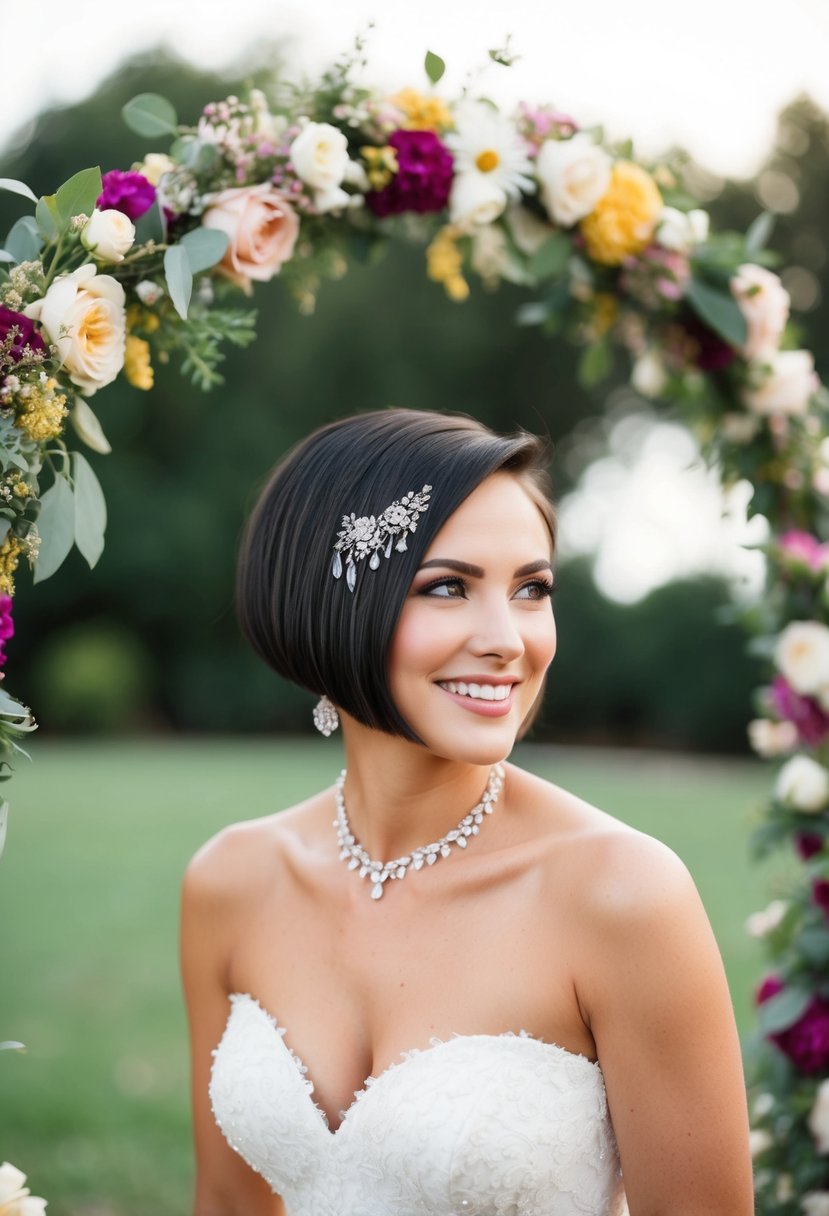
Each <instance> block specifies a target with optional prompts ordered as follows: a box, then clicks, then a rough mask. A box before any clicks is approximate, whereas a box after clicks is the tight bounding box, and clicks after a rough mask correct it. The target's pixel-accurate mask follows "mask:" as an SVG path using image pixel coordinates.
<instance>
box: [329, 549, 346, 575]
mask: <svg viewBox="0 0 829 1216" xmlns="http://www.w3.org/2000/svg"><path fill="white" fill-rule="evenodd" d="M331 573H332V574H333V575H334V578H342V575H343V559H342V558H341V557H340V551H339V549H337V551H336V552H335V554H334V560H333V562H332V563H331Z"/></svg>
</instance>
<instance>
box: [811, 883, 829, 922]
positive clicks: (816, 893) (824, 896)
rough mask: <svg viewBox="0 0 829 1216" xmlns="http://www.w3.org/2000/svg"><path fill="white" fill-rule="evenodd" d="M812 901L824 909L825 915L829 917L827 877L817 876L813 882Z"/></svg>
mask: <svg viewBox="0 0 829 1216" xmlns="http://www.w3.org/2000/svg"><path fill="white" fill-rule="evenodd" d="M812 902H813V903H816V904H817V906H818V907H819V908H820V909H821V910H822V912H823V914H824V916H825V917H826V918H827V919H829V881H827V879H825V878H816V879H815V881H814V882H813V883H812Z"/></svg>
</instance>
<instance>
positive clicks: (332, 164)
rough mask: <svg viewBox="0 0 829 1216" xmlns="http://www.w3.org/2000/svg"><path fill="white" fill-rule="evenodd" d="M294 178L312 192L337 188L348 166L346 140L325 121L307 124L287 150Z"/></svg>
mask: <svg viewBox="0 0 829 1216" xmlns="http://www.w3.org/2000/svg"><path fill="white" fill-rule="evenodd" d="M289 154H290V158H291V164H292V165H293V167H294V171H295V172H296V174H297V176H298V177H301V178H302V180H303V181H304V182H305V183H306V184H307V185H309V186H313V188H314V189H315V190H330V189H331V187H332V186H339V185H340V184H341V182H342V180H343V178H344V177H345V171H346V168H347V166H348V140H347V139H346V137H345V136H344V135H343V133H342V131H339V130H337V128H336V127H332V126H331V124H330V123H327V122H309V123H306V125H305V126H304V127H303V129H302V130H301V131H300V133H299V135H297V137H296V139H295V140H294V142H293V143H292V144H291V148H290V153H289Z"/></svg>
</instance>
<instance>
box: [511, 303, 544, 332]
mask: <svg viewBox="0 0 829 1216" xmlns="http://www.w3.org/2000/svg"><path fill="white" fill-rule="evenodd" d="M549 315H550V310H549V308H548V307H547V305H546V304H545V303H544V301H543V300H533V301H531V303H529V304H522V305H521V306H520V308H519V309H518V311H517V313H516V314H515V324H516V325H524V326H529V325H543V324H544V322H545V321H546V320H547V318H548V317H549Z"/></svg>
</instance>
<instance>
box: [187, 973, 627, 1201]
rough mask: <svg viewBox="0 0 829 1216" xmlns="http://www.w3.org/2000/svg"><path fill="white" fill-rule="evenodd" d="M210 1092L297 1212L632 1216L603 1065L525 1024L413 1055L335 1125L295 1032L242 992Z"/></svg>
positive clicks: (232, 1136) (250, 1155)
mask: <svg viewBox="0 0 829 1216" xmlns="http://www.w3.org/2000/svg"><path fill="white" fill-rule="evenodd" d="M230 1002H231V1008H230V1016H229V1017H228V1021H227V1026H226V1028H225V1032H224V1034H223V1036H222V1039H221V1042H220V1043H219V1045H218V1047H216V1048H215V1049H214V1051H213V1067H212V1073H211V1080H210V1100H211V1103H212V1107H213V1114H214V1116H215V1119H216V1122H217V1123H218V1125H219V1127H220V1128H221V1129H222V1131H223V1132H224V1135H225V1137H226V1138H227V1140H228V1142H229V1143H230V1144H231V1145H232V1147H233V1148H234V1149H235V1150H236V1151H237V1152H238V1153H240V1154H241V1156H242V1157H243V1158H244V1159H245V1161H247V1163H248V1164H249V1165H250V1166H252V1167H253V1169H255V1170H257V1171H258V1172H259V1173H260V1174H261V1175H262V1176H263V1177H264V1178H265V1179H266V1180H267V1181H268V1183H269V1184H270V1186H271V1188H272V1190H274V1191H275V1192H277V1193H278V1194H279V1195H281V1196H282V1197H283V1200H284V1202H285V1207H286V1210H287V1212H288V1216H622V1214H623V1213H625V1212H626V1211H627V1207H626V1204H625V1199H624V1193H623V1188H622V1180H621V1173H620V1170H619V1158H618V1153H617V1149H616V1141H615V1137H614V1135H613V1129H612V1127H611V1124H610V1119H609V1116H608V1110H607V1100H606V1097H605V1088H604V1079H603V1077H602V1073H601V1069H600V1068H599V1065H598V1064H594V1063H592V1062H591V1061H590V1060H588V1059H587V1057H586V1056H581V1055H574V1054H573V1053H572V1052H570V1051H566V1050H565V1049H564V1048H563V1047H558V1046H556V1045H555V1044H553V1043H545V1042H543V1041H541V1040H540V1039H535V1038H532V1037H531V1036H530V1035H528V1034H527V1033H526V1032H525V1031H521V1032H520V1033H518V1034H515V1033H512V1032H510V1033H506V1034H499V1035H485V1034H475V1035H456V1036H455V1037H454V1038H451V1039H447V1040H446V1041H441V1040H440V1039H432V1040H431V1046H430V1047H428V1048H425V1049H424V1050H413V1051H408V1052H405V1053H404V1054H403V1058H402V1059H401V1061H400V1062H399V1063H396V1064H392V1065H391V1066H390V1067H389V1068H387V1069H386V1070H385V1072H382V1073H380V1074H379V1076H377V1077H369V1078H368V1080H367V1081H366V1083H365V1087H364V1088H363V1089H361V1090H360V1091H359V1092H358V1093H356V1094H355V1096H354V1101H353V1103H352V1104H351V1106H349V1108H348V1110H346V1111H343V1112H341V1120H342V1121H341V1123H340V1125H339V1126H338V1127H337V1129H336V1131H331V1130H330V1127H329V1124H328V1120H327V1118H326V1116H325V1114H324V1112H323V1110H322V1109H321V1107H319V1106H318V1105H317V1104H316V1103H315V1102H314V1100H313V1098H312V1094H313V1091H314V1087H313V1084H312V1082H311V1081H310V1080H309V1078H308V1076H307V1069H306V1067H305V1065H304V1064H303V1063H302V1061H301V1060H300V1059H299V1058H298V1057H297V1056H296V1055H295V1054H294V1052H292V1051H291V1050H290V1048H289V1047H288V1046H287V1044H286V1043H285V1042H284V1037H283V1036H284V1035H285V1033H286V1032H285V1028H284V1027H282V1026H279V1025H278V1024H277V1022H276V1020H275V1019H274V1018H273V1017H272V1016H271V1015H270V1014H269V1013H268V1012H267V1010H265V1009H264V1008H263V1007H262V1006H261V1005H260V1004H259V1003H258V1002H257V1001H256V1000H255V999H254V998H253V997H252V996H250V995H249V994H248V993H239V992H237V993H234V994H233V995H232V996H231V997H230Z"/></svg>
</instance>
